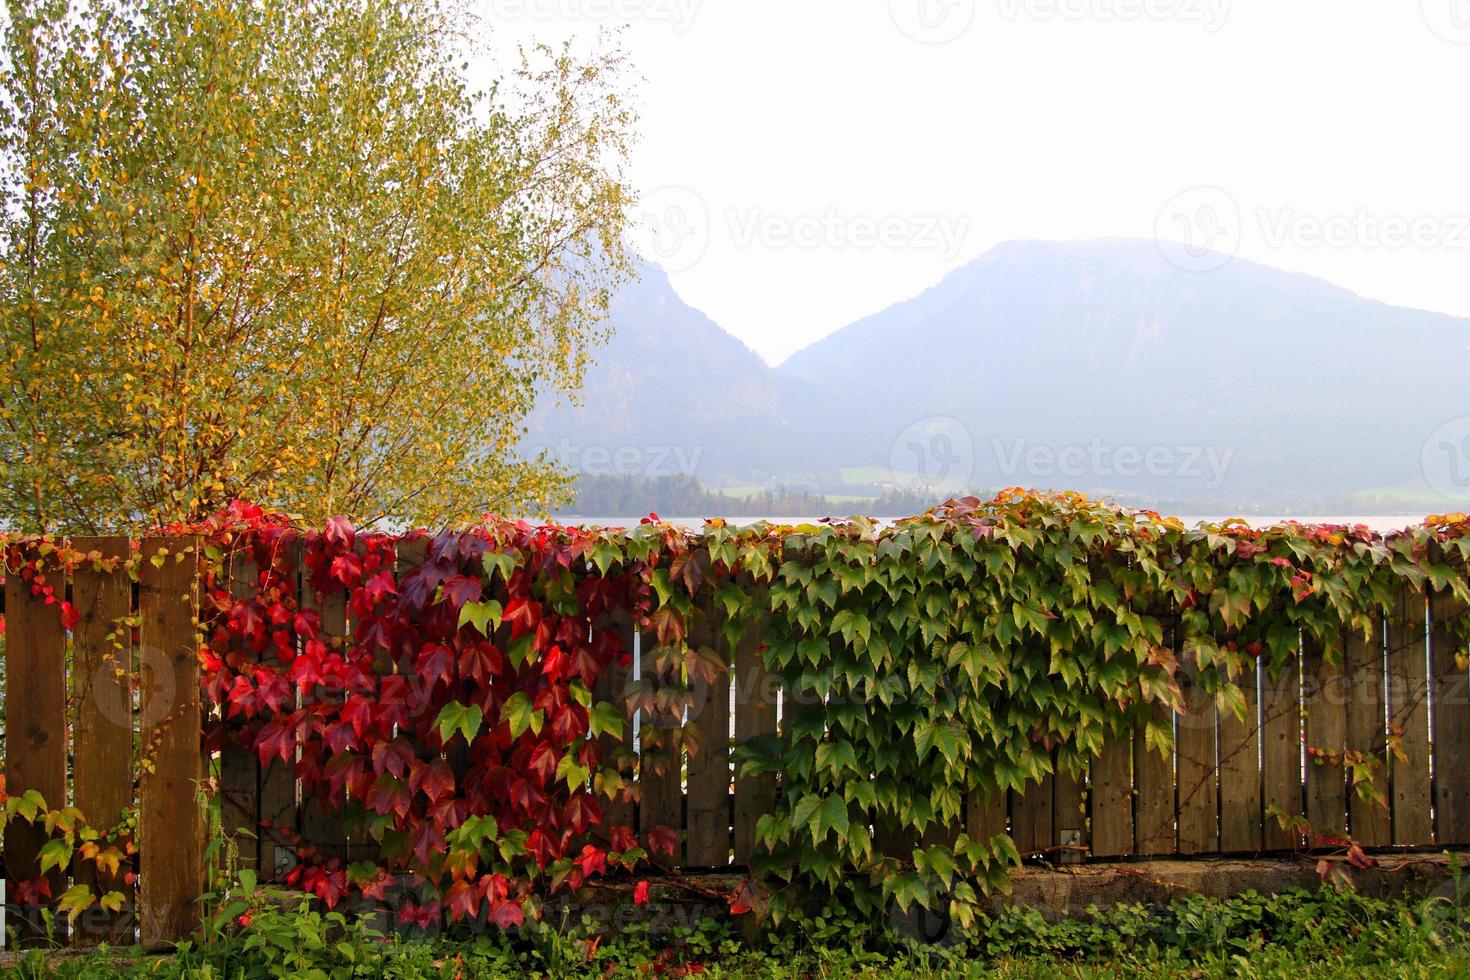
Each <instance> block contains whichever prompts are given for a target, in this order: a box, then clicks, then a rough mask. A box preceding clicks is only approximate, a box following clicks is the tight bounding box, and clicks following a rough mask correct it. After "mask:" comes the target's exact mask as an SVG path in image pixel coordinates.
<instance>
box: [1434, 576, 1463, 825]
mask: <svg viewBox="0 0 1470 980" xmlns="http://www.w3.org/2000/svg"><path fill="white" fill-rule="evenodd" d="M1429 612H1430V617H1429V618H1430V622H1431V623H1432V624H1433V627H1434V631H1433V633H1431V634H1430V640H1429V642H1430V649H1431V651H1432V653H1433V656H1434V745H1433V749H1434V809H1435V816H1436V818H1437V821H1438V826H1437V828H1436V834H1435V840H1436V841H1437V842H1438V843H1440V844H1446V845H1457V844H1470V689H1467V685H1466V672H1465V669H1464V668H1463V667H1461V666H1460V664H1459V662H1458V658H1459V657H1460V656H1461V655H1462V654H1464V652H1465V644H1464V643H1462V642H1460V641H1458V640H1456V639H1455V637H1454V634H1453V632H1452V626H1453V624H1454V622H1455V621H1456V620H1458V619H1459V618H1460V617H1462V616H1464V615H1465V607H1464V605H1463V604H1462V603H1460V602H1459V601H1458V600H1456V599H1455V598H1454V596H1452V595H1451V594H1450V593H1448V592H1436V593H1434V595H1433V597H1432V598H1431V599H1430V608H1429Z"/></svg>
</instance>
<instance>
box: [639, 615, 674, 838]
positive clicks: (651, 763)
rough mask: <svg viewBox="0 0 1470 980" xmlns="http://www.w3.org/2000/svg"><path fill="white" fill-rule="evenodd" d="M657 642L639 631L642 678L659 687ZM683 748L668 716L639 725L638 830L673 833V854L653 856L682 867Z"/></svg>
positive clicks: (650, 631) (644, 719) (646, 632)
mask: <svg viewBox="0 0 1470 980" xmlns="http://www.w3.org/2000/svg"><path fill="white" fill-rule="evenodd" d="M656 649H657V640H656V639H655V638H654V635H653V631H652V630H640V631H639V634H638V658H639V664H640V676H641V677H642V678H643V679H645V680H648V679H650V678H651V679H652V680H653V684H654V687H655V690H657V688H658V683H659V682H658V674H657V670H656V668H655V666H654V661H655V659H656V658H655V651H656ZM683 766H684V749H683V746H682V744H680V728H679V723H678V720H677V719H672V718H668V717H664V718H655V719H650V718H647V717H644V718H641V720H640V723H639V756H638V787H639V788H638V829H639V830H640V831H641V832H642V833H643V834H645V835H647V833H648V832H649V831H650V830H652V829H653V828H655V827H660V826H663V827H667V828H668V829H670V830H672V831H673V832H674V834H675V836H676V837H678V838H679V843H678V844H676V845H675V846H674V853H673V854H672V855H668V854H666V853H664V852H659V853H657V854H654V855H653V856H654V858H655V859H656V860H658V861H661V862H662V861H667V862H669V863H670V864H673V865H681V864H683V861H684V847H683V830H684V788H683V786H684V779H683ZM644 843H645V844H646V843H647V841H646V840H645V841H644Z"/></svg>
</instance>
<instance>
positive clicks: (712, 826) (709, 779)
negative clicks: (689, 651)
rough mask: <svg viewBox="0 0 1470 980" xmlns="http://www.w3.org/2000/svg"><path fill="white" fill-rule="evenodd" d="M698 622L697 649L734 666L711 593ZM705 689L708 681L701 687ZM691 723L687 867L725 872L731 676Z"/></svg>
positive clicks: (711, 690)
mask: <svg viewBox="0 0 1470 980" xmlns="http://www.w3.org/2000/svg"><path fill="white" fill-rule="evenodd" d="M698 612H699V613H700V616H699V620H700V621H698V622H697V623H696V624H695V627H694V629H692V630H691V631H690V637H689V644H690V646H692V647H699V648H706V647H708V648H710V649H712V650H714V651H715V652H716V653H717V654H718V655H719V658H720V660H721V661H723V662H725V663H726V664H728V663H729V662H730V659H731V657H730V651H729V649H728V648H727V645H726V643H725V640H724V629H723V626H724V611H723V609H721V608H720V606H719V605H718V604H717V603H716V602H715V601H714V595H713V593H711V592H709V591H708V590H706V593H705V594H704V595H703V596H701V597H700V601H699V603H698ZM697 683H698V684H699V686H700V687H704V686H705V685H704V679H703V678H701V679H700V680H699V681H698V682H697ZM689 720H690V721H691V722H693V723H694V724H695V725H696V726H698V728H699V734H700V745H699V751H698V752H694V753H691V754H690V756H689V805H688V813H689V839H688V842H687V844H686V851H685V863H686V864H688V865H690V866H691V867H697V868H713V867H724V866H725V865H727V864H729V863H730V674H729V672H728V671H727V672H725V673H723V674H721V675H720V677H719V678H717V679H716V680H715V681H714V682H713V683H711V684H708V686H707V688H706V690H705V696H704V697H703V698H696V700H695V704H694V707H693V708H691V709H690V712H689Z"/></svg>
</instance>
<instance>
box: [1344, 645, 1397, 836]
mask: <svg viewBox="0 0 1470 980" xmlns="http://www.w3.org/2000/svg"><path fill="white" fill-rule="evenodd" d="M1343 664H1344V666H1345V669H1346V670H1347V676H1348V685H1349V690H1350V695H1349V700H1348V710H1347V739H1346V741H1347V747H1348V748H1350V749H1353V750H1354V751H1357V752H1362V753H1363V754H1364V755H1365V756H1367V757H1369V758H1370V759H1371V760H1372V761H1373V762H1374V763H1375V773H1376V775H1375V778H1374V783H1375V788H1376V791H1377V793H1378V795H1379V797H1380V799H1379V800H1378V801H1374V800H1372V799H1364V798H1363V796H1362V795H1361V794H1360V793H1359V792H1358V791H1357V790H1356V789H1354V790H1352V791H1350V792H1349V793H1348V824H1349V829H1350V830H1351V831H1352V835H1353V838H1354V839H1355V840H1357V841H1358V842H1359V843H1360V844H1362V845H1363V846H1364V847H1384V846H1387V845H1388V844H1391V843H1392V842H1393V828H1392V827H1391V826H1390V822H1389V808H1388V790H1389V786H1388V747H1387V746H1388V743H1387V741H1386V740H1385V737H1384V727H1383V725H1384V722H1383V719H1384V703H1383V700H1384V695H1383V624H1382V623H1381V622H1375V623H1374V626H1373V633H1372V635H1371V636H1368V637H1365V636H1363V635H1362V634H1361V633H1359V632H1357V631H1356V630H1348V633H1347V636H1346V637H1344V639H1343Z"/></svg>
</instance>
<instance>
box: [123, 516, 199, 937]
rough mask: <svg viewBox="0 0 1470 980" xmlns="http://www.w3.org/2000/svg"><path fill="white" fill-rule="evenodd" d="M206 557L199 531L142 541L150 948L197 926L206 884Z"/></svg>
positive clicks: (146, 932) (143, 871)
mask: <svg viewBox="0 0 1470 980" xmlns="http://www.w3.org/2000/svg"><path fill="white" fill-rule="evenodd" d="M155 559H157V563H156V564H155ZM180 559H182V560H180ZM198 563H199V539H198V538H192V537H190V538H153V539H149V540H147V541H144V542H143V549H142V566H141V570H140V572H139V580H140V581H139V603H138V605H139V614H140V621H141V625H140V629H139V640H140V647H141V650H140V654H141V656H140V661H141V665H142V669H143V672H144V681H143V706H142V707H143V744H144V759H145V764H144V766H143V774H142V779H141V784H140V793H139V798H140V807H139V818H138V823H139V827H140V829H141V832H142V841H141V844H140V847H139V866H140V872H139V879H140V885H141V892H142V900H141V902H140V905H141V906H142V940H143V945H144V946H147V947H150V948H157V947H159V946H165V945H168V944H171V943H175V942H178V941H180V940H182V939H185V938H187V937H188V936H189V935H191V934H192V933H193V932H194V931H195V930H196V929H198V927H199V906H198V904H197V903H198V899H199V896H200V894H201V893H202V891H203V888H204V845H205V840H204V819H203V812H202V810H201V808H200V804H199V801H198V799H197V798H196V797H197V796H198V794H199V792H200V785H199V784H200V781H201V780H202V779H203V778H204V756H203V752H202V751H201V750H200V718H199V707H200V698H199V659H198V652H197V647H198V636H197V634H196V631H195V625H194V624H195V621H196V619H197V617H198V610H199V580H198ZM150 671H151V673H152V676H151V677H149V676H148V674H149V673H150Z"/></svg>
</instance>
